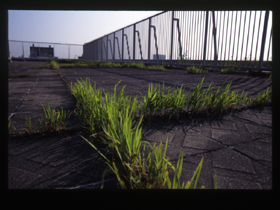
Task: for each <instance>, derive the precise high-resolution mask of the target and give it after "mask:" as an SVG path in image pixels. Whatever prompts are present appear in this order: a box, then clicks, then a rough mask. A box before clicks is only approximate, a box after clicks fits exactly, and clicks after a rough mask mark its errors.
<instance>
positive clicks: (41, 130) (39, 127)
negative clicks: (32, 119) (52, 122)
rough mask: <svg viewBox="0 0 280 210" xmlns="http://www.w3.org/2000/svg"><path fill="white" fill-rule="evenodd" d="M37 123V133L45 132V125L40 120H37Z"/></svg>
mask: <svg viewBox="0 0 280 210" xmlns="http://www.w3.org/2000/svg"><path fill="white" fill-rule="evenodd" d="M38 122H39V124H38V131H39V132H43V131H45V130H46V123H45V122H43V120H42V119H38Z"/></svg>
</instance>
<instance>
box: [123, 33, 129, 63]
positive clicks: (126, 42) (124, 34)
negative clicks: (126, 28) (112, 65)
mask: <svg viewBox="0 0 280 210" xmlns="http://www.w3.org/2000/svg"><path fill="white" fill-rule="evenodd" d="M123 36H125V38H126V46H127V52H128V57H129V60H130V52H129V46H128V39H127V35H126V34H124V35H123Z"/></svg>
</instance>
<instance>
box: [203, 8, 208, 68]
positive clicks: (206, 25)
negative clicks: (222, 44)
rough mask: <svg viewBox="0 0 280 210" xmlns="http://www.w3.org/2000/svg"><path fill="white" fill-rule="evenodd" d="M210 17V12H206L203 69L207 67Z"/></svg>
mask: <svg viewBox="0 0 280 210" xmlns="http://www.w3.org/2000/svg"><path fill="white" fill-rule="evenodd" d="M208 16H209V11H206V22H205V35H204V50H203V68H204V67H205V58H206V45H207V30H208Z"/></svg>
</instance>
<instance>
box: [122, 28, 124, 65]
mask: <svg viewBox="0 0 280 210" xmlns="http://www.w3.org/2000/svg"><path fill="white" fill-rule="evenodd" d="M123 37H124V29H122V62H123V48H124V44H123Z"/></svg>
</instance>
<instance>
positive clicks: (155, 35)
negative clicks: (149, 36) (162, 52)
mask: <svg viewBox="0 0 280 210" xmlns="http://www.w3.org/2000/svg"><path fill="white" fill-rule="evenodd" d="M151 28H153V29H154V37H155V47H156V54H157V62H158V63H159V58H158V45H157V34H156V27H155V26H152V25H151Z"/></svg>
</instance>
